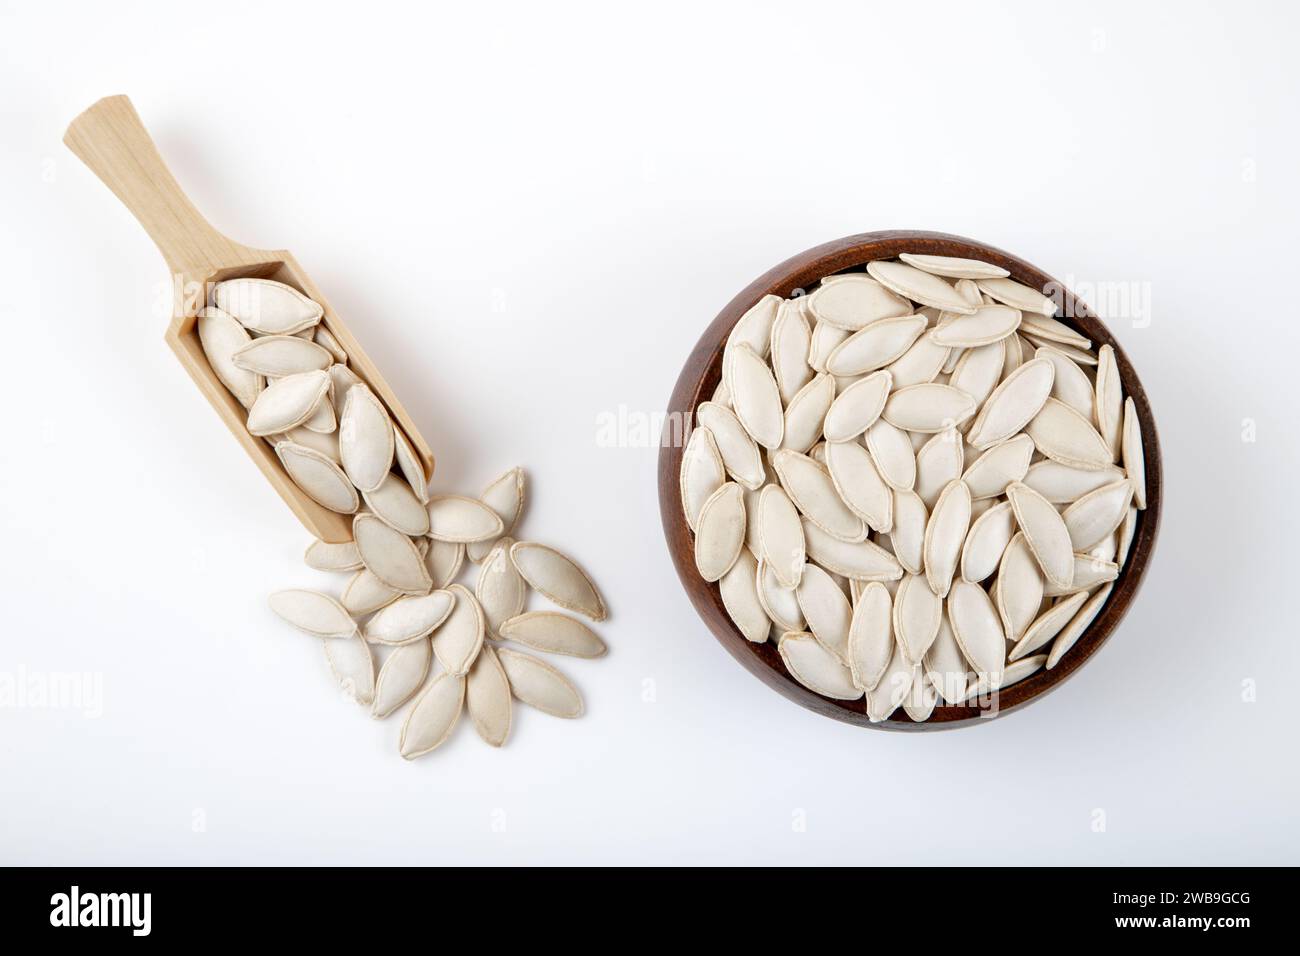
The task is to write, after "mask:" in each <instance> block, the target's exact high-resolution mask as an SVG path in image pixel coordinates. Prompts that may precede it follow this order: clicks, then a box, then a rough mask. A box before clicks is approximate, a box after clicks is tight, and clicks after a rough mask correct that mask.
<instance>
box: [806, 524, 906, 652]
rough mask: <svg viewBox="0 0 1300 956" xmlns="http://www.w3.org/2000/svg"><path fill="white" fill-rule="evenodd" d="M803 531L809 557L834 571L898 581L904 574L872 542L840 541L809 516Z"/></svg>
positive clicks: (865, 578)
mask: <svg viewBox="0 0 1300 956" xmlns="http://www.w3.org/2000/svg"><path fill="white" fill-rule="evenodd" d="M803 534H804V540H805V542H806V544H807V549H808V558H810V559H811V560H813V561H815V562H817V563H818V564H820V565H821V566H822V567H823V568H825V569H826V570H828V571H831V572H832V573H834V574H841V575H843V576H844V577H846V578H849V579H851V580H854V581H897V580H898V579H899V578H900V577H902V576H903V569H902V568H901V567H900V566H899V563H898V559H897V558H895V557H894V556H893V555H892V554H890V553H889V552H888V551H886V550H885V549H884V548H882V547H880V546H879V545H878V544H874V543H873V542H871V541H865V540H864V541H840V540H838V539H836V538H833V537H831V536H830V535H828V534H827V533H826V532H825V531H823V530H822V529H821V528H819V527H817V526H816V525H815V524H813V523H812V522H811V521H809V520H808V519H806V518H805V519H804V521H803ZM800 627H802V625H800ZM791 630H798V628H791Z"/></svg>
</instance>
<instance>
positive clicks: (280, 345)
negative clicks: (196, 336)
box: [230, 335, 334, 378]
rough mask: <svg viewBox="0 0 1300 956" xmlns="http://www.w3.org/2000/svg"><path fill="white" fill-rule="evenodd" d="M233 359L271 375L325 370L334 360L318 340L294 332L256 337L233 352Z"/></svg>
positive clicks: (255, 370)
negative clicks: (305, 338) (311, 339)
mask: <svg viewBox="0 0 1300 956" xmlns="http://www.w3.org/2000/svg"><path fill="white" fill-rule="evenodd" d="M230 360H231V361H232V362H233V363H234V364H235V365H237V366H238V367H240V368H242V369H245V370H247V371H249V372H255V373H257V374H258V375H266V376H268V377H271V378H283V377H284V376H286V375H297V374H300V373H302V372H316V371H324V370H325V369H327V368H329V367H330V365H331V364H333V361H334V359H333V357H332V356H331V355H330V353H329V352H327V351H325V350H324V349H323V348H321V347H320V346H319V345H317V344H316V343H315V342H307V341H304V340H303V339H300V338H297V337H296V336H293V335H264V336H262V337H261V338H257V339H253V340H252V341H251V342H249V343H248V344H247V345H245V346H243V347H242V348H240V349H239V350H237V351H236V352H235V353H234V354H232V355H231V356H230Z"/></svg>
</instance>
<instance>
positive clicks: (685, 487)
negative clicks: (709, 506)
mask: <svg viewBox="0 0 1300 956" xmlns="http://www.w3.org/2000/svg"><path fill="white" fill-rule="evenodd" d="M679 480H680V485H681V493H682V512H683V514H685V515H686V524H687V525H688V526H689V527H690V529H691V530H692V531H694V530H695V525H696V522H697V521H698V520H699V515H700V509H701V508H703V507H704V502H706V501H708V500H709V496H710V495H711V494H713V493H714V492H715V491H717V490H718V489H719V488H720V487H722V483H723V482H724V481H726V480H727V471H726V467H725V465H724V464H723V461H722V454H721V452H719V450H718V445H717V442H716V441H715V440H714V437H713V432H712V431H711V430H710V429H708V428H706V427H703V426H701V427H698V428H693V429H691V437H690V439H689V440H688V441H687V443H686V449H685V450H684V451H683V452H682V467H681V472H680V476H679Z"/></svg>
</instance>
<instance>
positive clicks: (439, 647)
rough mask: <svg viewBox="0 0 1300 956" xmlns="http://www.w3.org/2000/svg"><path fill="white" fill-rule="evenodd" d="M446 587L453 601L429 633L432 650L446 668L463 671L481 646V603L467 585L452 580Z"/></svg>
mask: <svg viewBox="0 0 1300 956" xmlns="http://www.w3.org/2000/svg"><path fill="white" fill-rule="evenodd" d="M447 591H448V593H450V594H451V595H452V596H453V597H454V598H455V602H454V604H453V605H452V609H451V613H450V614H448V615H447V619H446V620H444V621H443V622H442V624H440V625H439V626H438V628H437V633H435V634H434V635H433V654H434V656H435V657H436V658H438V663H440V664H441V665H442V666H443V668H444V669H445V670H446V671H448V672H450V673H452V674H466V673H468V672H469V669H470V667H471V666H472V665H473V663H474V658H476V657H478V653H479V651H480V650H481V649H482V647H483V638H484V636H485V634H486V631H487V622H486V619H485V618H484V616H483V607H482V605H480V604H479V603H478V599H477V598H476V597H474V595H473V594H471V593H470V591H469V588H467V587H465V586H464V585H460V584H453V585H451V586H449V587H448V588H447Z"/></svg>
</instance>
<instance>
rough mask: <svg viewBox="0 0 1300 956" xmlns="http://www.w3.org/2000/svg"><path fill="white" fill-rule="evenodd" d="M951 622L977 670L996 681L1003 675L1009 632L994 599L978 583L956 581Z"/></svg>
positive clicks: (950, 604)
mask: <svg viewBox="0 0 1300 956" xmlns="http://www.w3.org/2000/svg"><path fill="white" fill-rule="evenodd" d="M948 621H949V623H951V624H952V634H953V637H954V638H956V640H957V646H958V647H960V648H961V652H962V654H963V655H964V656H965V658H966V660H968V661H970V665H971V667H972V668H974V670H975V673H976V674H977V675H979V676H980V677H987V678H988V679H989V680H990V681H991V682H993V683H996V682H997V681H999V680H1000V679H1001V677H1002V669H1003V663H1004V661H1005V656H1006V644H1005V641H1006V635H1005V633H1004V632H1003V630H1002V622H1001V621H999V620H998V613H997V611H995V610H994V608H993V602H992V601H990V600H989V596H988V595H987V594H985V593H984V589H983V588H982V587H980V586H979V585H978V584H971V583H970V582H969V581H961V580H958V581H955V582H953V586H952V592H951V593H950V594H949V595H948Z"/></svg>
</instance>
